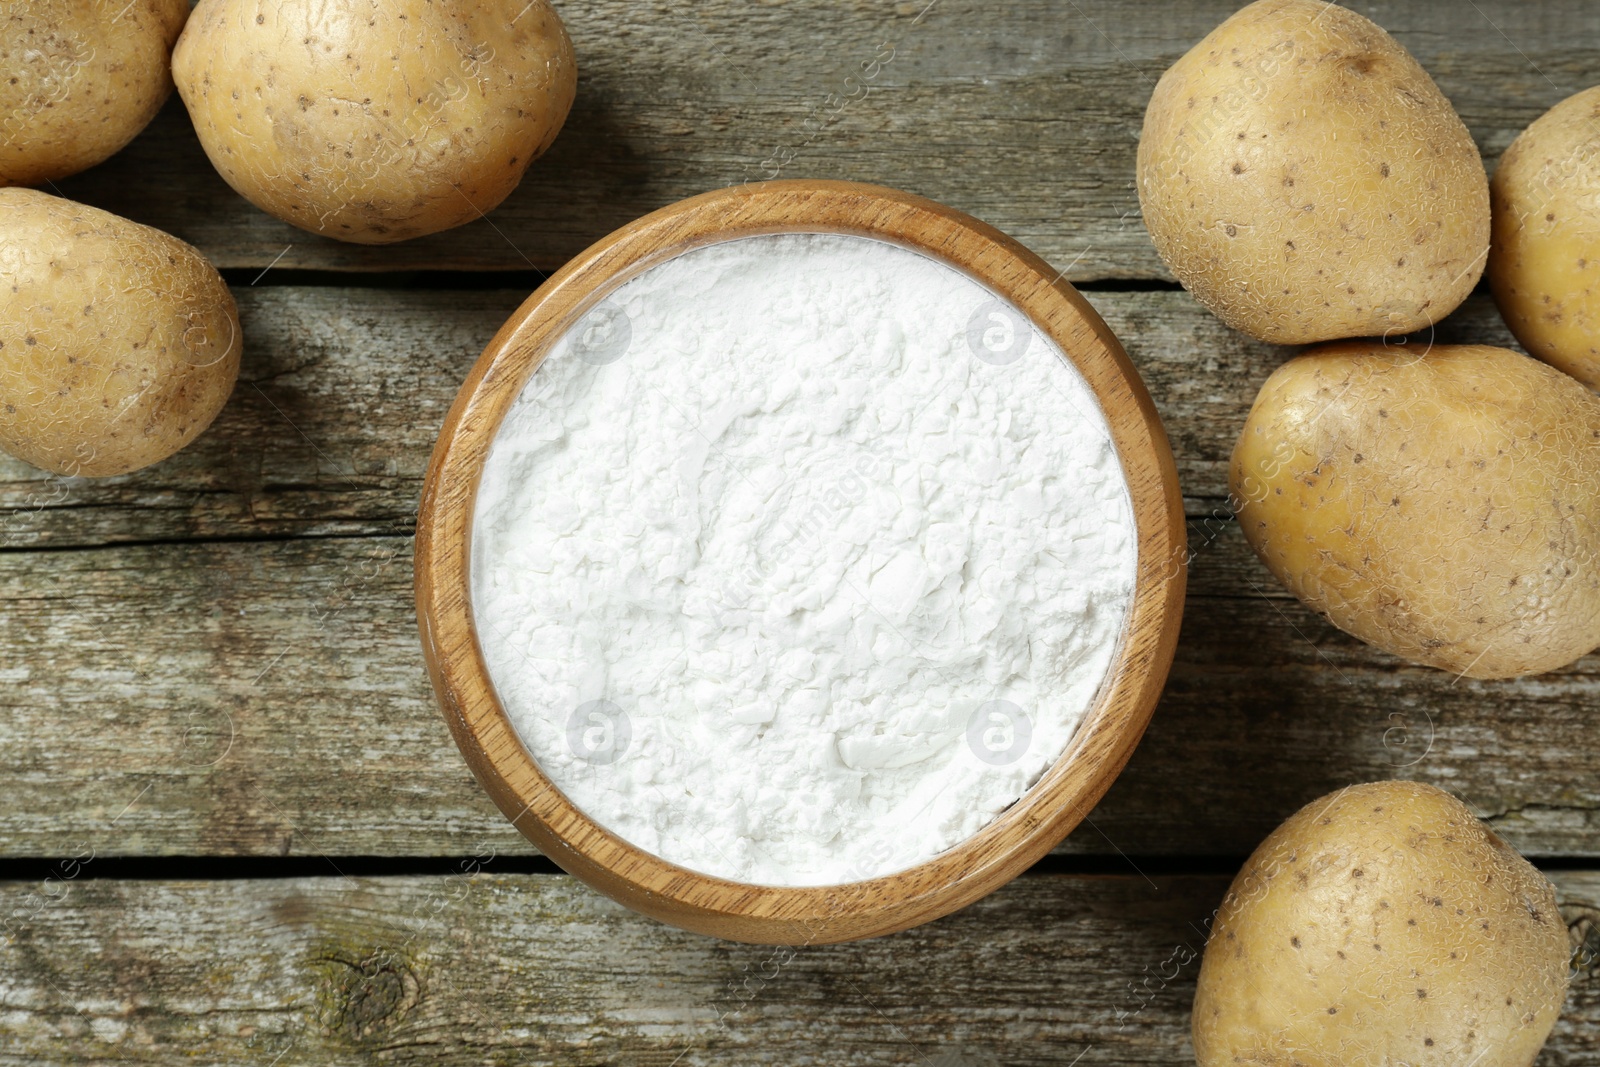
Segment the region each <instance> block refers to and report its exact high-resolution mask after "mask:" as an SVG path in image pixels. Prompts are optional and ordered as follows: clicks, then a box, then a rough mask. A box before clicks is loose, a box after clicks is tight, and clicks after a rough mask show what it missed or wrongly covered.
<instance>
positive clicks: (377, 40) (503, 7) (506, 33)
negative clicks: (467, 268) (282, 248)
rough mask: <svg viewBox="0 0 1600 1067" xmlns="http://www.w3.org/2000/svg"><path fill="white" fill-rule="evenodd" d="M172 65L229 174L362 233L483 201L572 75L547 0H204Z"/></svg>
mask: <svg viewBox="0 0 1600 1067" xmlns="http://www.w3.org/2000/svg"><path fill="white" fill-rule="evenodd" d="M172 70H173V76H174V77H175V78H176V79H177V82H178V93H179V95H181V96H182V97H183V102H184V103H185V104H186V105H187V106H188V108H189V114H190V116H191V117H192V118H193V119H194V126H195V131H196V132H197V133H198V134H199V135H200V143H201V144H202V145H203V146H204V147H205V150H206V155H208V156H210V157H211V162H212V163H213V164H215V165H216V168H217V170H218V171H220V172H221V174H222V176H223V177H224V178H225V179H227V181H228V184H229V185H231V186H233V187H234V189H236V190H237V191H238V192H239V193H240V194H241V195H243V196H244V197H246V198H247V199H249V200H250V201H251V202H252V203H254V204H255V205H256V206H257V207H259V208H261V209H262V210H263V211H266V212H269V213H271V214H273V215H276V216H277V217H278V218H280V219H283V220H284V221H286V222H290V223H293V224H294V225H296V226H299V227H301V228H302V229H306V230H310V231H311V232H312V233H320V234H325V235H326V236H329V237H337V238H339V239H340V240H344V241H355V242H359V243H363V244H387V243H389V242H392V241H403V240H405V239H407V238H409V237H417V236H420V235H422V234H428V233H434V232H437V231H439V230H445V229H449V228H450V227H451V226H459V225H461V224H462V223H464V222H471V221H472V220H473V219H476V218H478V217H479V216H481V215H482V214H483V213H484V212H487V211H489V210H490V209H492V208H494V207H495V206H496V205H497V204H499V203H500V202H501V201H502V200H504V199H505V198H506V197H507V196H508V195H509V194H510V193H511V191H512V190H513V189H515V188H516V187H517V183H518V182H520V181H521V180H522V175H523V172H524V171H526V170H527V168H528V164H529V163H531V162H533V160H534V159H536V158H537V157H538V156H539V155H541V154H542V153H543V152H544V150H545V149H546V148H549V147H550V142H551V141H553V140H555V136H556V133H557V132H558V131H559V130H560V129H561V124H562V123H563V122H564V121H565V120H566V117H567V111H568V109H569V108H570V107H571V106H572V98H573V94H574V93H575V92H576V89H577V65H576V63H575V61H574V59H573V55H572V43H571V42H570V41H569V40H568V39H567V33H566V30H565V29H564V28H563V27H562V25H561V20H560V19H559V18H558V17H557V16H556V13H555V12H554V11H553V10H552V9H551V8H550V5H549V4H548V3H546V2H545V0H534V2H532V3H529V2H528V0H270V2H269V0H201V2H200V4H199V6H198V7H196V8H195V12H194V16H193V17H192V18H191V19H190V20H189V25H188V28H187V29H185V30H184V34H183V37H182V38H181V39H180V40H179V41H178V47H177V49H176V50H175V51H174V52H173V56H172Z"/></svg>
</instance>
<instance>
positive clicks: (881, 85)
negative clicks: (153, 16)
mask: <svg viewBox="0 0 1600 1067" xmlns="http://www.w3.org/2000/svg"><path fill="white" fill-rule="evenodd" d="M1238 6H1239V4H1238V2H1237V0H1204V2H1201V3H1189V4H1179V5H1173V4H1169V3H1166V2H1164V0H1118V2H1115V3H1113V2H1111V0H1072V2H1067V3H1063V2H1060V0H1017V2H1013V3H1008V4H1005V5H1000V6H995V5H987V4H960V3H954V2H952V0H934V2H932V3H929V2H928V0H912V2H905V3H897V4H889V3H887V2H880V0H850V2H848V3H840V2H838V0H803V2H796V3H781V4H780V3H762V4H749V3H744V2H741V0H705V2H702V3H698V4H694V5H691V6H685V5H682V4H678V3H666V2H662V0H651V2H648V3H647V2H642V0H596V2H592V3H586V4H576V3H565V4H561V5H560V10H561V14H562V16H563V18H564V19H566V21H567V25H568V27H569V29H570V31H571V34H572V38H573V42H574V44H575V46H576V48H577V54H578V63H579V71H580V78H579V89H578V100H577V104H576V106H575V107H574V109H573V112H572V116H571V118H570V120H569V121H568V124H567V127H566V129H565V130H564V131H563V133H562V134H561V136H560V138H559V139H558V140H557V142H556V144H555V147H554V148H553V149H552V150H551V151H550V153H549V154H548V155H547V156H546V157H545V158H544V159H542V160H540V161H539V162H537V163H535V164H534V166H533V169H532V170H531V171H530V173H529V175H528V178H527V179H526V181H525V182H524V183H523V185H522V187H521V188H520V189H519V190H518V191H517V192H516V193H515V194H514V195H513V196H512V197H511V199H510V200H509V201H508V202H507V203H506V204H505V205H504V206H503V207H502V208H500V210H498V211H496V212H494V213H493V214H492V215H491V216H490V217H489V220H488V221H479V222H477V223H474V224H472V225H469V226H466V227H463V228H461V229H459V230H456V231H453V232H450V233H446V234H441V235H435V236H433V237H428V238H423V239H420V240H417V241H412V242H409V243H406V244H401V245H397V246H392V247H388V248H366V247H362V246H358V245H347V244H339V243H337V242H333V241H329V240H326V239H323V238H318V237H314V236H312V235H310V234H306V233H303V232H301V231H299V230H296V229H294V228H293V227H290V226H288V225H286V224H284V223H280V222H278V221H277V220H275V219H272V218H270V217H268V216H266V215H264V214H262V213H260V212H258V211H256V210H255V209H254V208H253V207H251V206H250V205H249V204H248V203H246V202H245V201H244V200H243V199H241V198H239V197H238V196H236V195H235V194H234V193H233V192H232V191H231V190H230V189H229V188H228V187H227V186H226V185H225V184H224V183H223V182H222V180H221V179H220V178H219V177H218V176H217V175H216V173H215V172H214V171H213V170H212V168H211V166H210V164H209V162H208V161H207V160H206V158H205V156H204V154H203V153H202V152H201V150H200V147H199V144H198V142H197V141H196V140H195V137H194V133H193V131H192V130H191V129H190V127H189V124H188V120H187V116H186V114H185V113H184V111H183V109H182V107H181V105H180V104H179V103H177V102H176V101H174V102H173V103H172V104H170V105H169V106H168V108H167V109H166V110H165V111H164V112H163V113H162V114H161V116H160V117H159V118H158V119H157V120H156V122H155V123H154V124H153V125H152V126H151V128H150V129H149V130H147V131H146V132H145V133H144V134H143V135H142V136H141V137H140V138H138V139H137V140H136V141H135V142H134V143H133V144H132V145H131V146H130V147H129V148H127V149H126V150H125V151H124V152H123V153H122V154H121V155H120V156H118V157H117V158H116V159H115V160H113V161H112V162H110V163H108V164H106V165H103V166H101V167H99V168H97V169H96V170H93V171H90V172H88V173H86V174H84V175H81V176H78V177H76V178H73V179H70V180H68V181H66V182H62V183H60V186H61V189H62V191H63V192H64V193H65V194H66V195H68V196H72V197H75V198H78V199H82V200H85V201H87V202H89V203H92V204H96V205H98V206H101V207H104V208H107V209H108V210H111V211H115V212H118V213H120V214H124V215H127V216H129V217H131V218H135V219H138V220H139V221H141V222H148V223H150V224H151V225H155V226H159V227H161V228H162V229H166V230H169V231H171V232H173V233H175V234H177V235H178V236H180V237H183V238H184V239H186V240H188V241H191V242H193V243H195V244H197V245H198V246H199V247H200V248H201V249H202V250H203V251H204V252H205V253H206V254H207V255H209V256H210V257H211V258H212V259H213V260H214V261H216V262H217V263H218V264H219V265H222V266H228V267H254V268H262V267H265V266H267V265H268V264H269V263H272V262H274V261H277V262H278V264H279V265H280V266H284V267H296V266H298V267H320V268H334V269H350V270H390V269H408V268H413V267H451V268H462V269H485V268H507V267H510V268H523V267H527V266H530V265H531V266H536V267H539V268H541V269H553V268H554V267H556V266H558V265H560V264H561V263H562V262H564V261H565V260H566V259H568V258H570V257H571V256H572V255H573V254H574V253H576V252H577V251H579V250H580V249H582V248H584V247H585V246H587V245H588V244H590V243H591V242H592V241H594V240H595V239H597V238H599V237H600V236H602V235H603V234H605V233H607V232H609V231H610V230H612V229H615V228H616V227H617V226H619V225H621V224H622V223H624V222H627V221H629V220H631V219H633V218H636V217H638V216H639V215H641V214H644V213H645V212H647V211H650V210H653V209H654V208H657V207H660V206H662V205H663V204H667V203H670V202H672V201H674V200H677V199H680V198H682V197H684V196H688V195H691V194H694V193H698V192H704V191H705V190H707V189H711V188H716V187H719V186H723V185H728V184H731V183H735V182H741V181H746V180H751V179H759V178H762V177H765V176H770V175H772V174H773V173H774V169H773V164H772V163H771V162H769V161H771V160H773V159H774V158H775V157H774V153H775V152H781V151H784V150H788V151H792V152H793V153H794V154H795V158H794V160H793V162H792V163H790V164H789V165H788V166H786V167H785V168H783V170H782V174H783V176H785V177H827V178H848V179H855V180H860V181H874V182H880V183H883V184H887V185H893V186H898V187H901V188H904V189H909V190H912V191H914V192H919V193H922V194H924V195H927V196H931V197H934V198H935V199H938V200H942V201H945V202H946V203H949V204H951V205H953V206H955V207H959V208H962V209H963V210H966V211H970V212H972V213H973V214H975V215H977V216H979V217H980V218H983V219H985V220H986V221H988V222H990V223H993V224H994V225H996V226H999V227H1000V228H1001V229H1003V230H1006V231H1007V232H1009V233H1011V234H1012V235H1014V236H1015V237H1017V238H1019V239H1020V240H1022V241H1023V242H1025V243H1027V244H1028V245H1029V246H1030V247H1032V248H1033V249H1035V250H1036V251H1037V252H1039V253H1040V254H1041V255H1043V256H1045V258H1047V259H1049V260H1051V261H1052V262H1054V263H1057V264H1058V265H1060V266H1063V267H1066V266H1068V265H1069V264H1070V265H1071V266H1070V268H1069V269H1070V273H1071V275H1072V276H1073V277H1074V278H1107V277H1115V278H1157V277H1166V276H1167V275H1166V272H1165V270H1164V268H1163V267H1162V266H1161V264H1160V263H1159V261H1158V260H1157V259H1156V256H1155V253H1154V250H1153V249H1152V248H1151V246H1150V242H1149V239H1148V238H1147V237H1146V236H1145V233H1144V228H1143V226H1142V225H1141V224H1140V222H1139V213H1138V198H1137V196H1136V195H1135V193H1134V189H1133V184H1132V177H1133V155H1134V146H1135V144H1136V142H1137V139H1138V134H1139V127H1140V124H1141V122H1142V118H1143V113H1144V105H1145V102H1146V100H1147V99H1148V98H1149V95H1150V90H1151V89H1152V88H1153V86H1154V84H1155V79H1156V78H1157V77H1159V76H1160V73H1161V71H1162V70H1164V69H1165V68H1166V67H1167V66H1168V65H1169V64H1170V63H1171V62H1172V61H1173V60H1174V59H1176V58H1177V57H1178V56H1179V55H1181V54H1182V53H1183V52H1184V51H1186V50H1187V49H1188V48H1189V47H1191V46H1192V45H1193V44H1194V43H1195V42H1196V41H1198V40H1199V39H1200V38H1201V37H1203V36H1204V35H1205V34H1206V33H1207V32H1208V31H1209V30H1210V29H1212V28H1213V27H1214V26H1216V24H1217V23H1219V22H1221V21H1222V20H1223V19H1224V18H1226V17H1227V15H1229V14H1230V13H1232V11H1233V10H1235V9H1236V8H1237V7H1238ZM1351 6H1353V7H1355V8H1356V9H1358V10H1361V11H1363V12H1365V13H1367V14H1370V15H1372V16H1373V17H1375V18H1376V19H1377V20H1378V21H1379V22H1380V23H1381V24H1383V25H1384V26H1386V27H1387V28H1388V29H1389V30H1391V31H1392V32H1393V33H1394V34H1395V36H1396V37H1398V38H1399V39H1400V41H1401V42H1402V43H1404V44H1405V45H1406V46H1407V47H1408V48H1410V49H1411V50H1412V51H1413V53H1415V54H1416V56H1417V57H1418V59H1420V60H1421V61H1422V63H1423V64H1424V66H1426V67H1427V68H1428V70H1429V71H1430V72H1432V74H1433V75H1434V76H1435V78H1436V79H1437V80H1438V82H1439V84H1440V86H1441V87H1442V88H1443V89H1444V91H1445V93H1446V94H1447V95H1448V96H1450V98H1451V99H1452V100H1453V101H1454V103H1455V104H1456V107H1457V109H1458V110H1459V111H1460V112H1461V114H1462V117H1463V118H1464V119H1465V120H1466V122H1467V125H1468V127H1469V128H1470V129H1471V130H1472V132H1473V135H1474V136H1475V137H1476V139H1477V141H1478V143H1479V146H1480V147H1481V148H1482V149H1483V151H1484V152H1485V154H1486V156H1487V157H1488V158H1489V159H1490V161H1491V163H1492V161H1493V160H1494V159H1495V158H1497V157H1498V155H1499V153H1500V152H1501V151H1502V150H1504V148H1505V146H1506V145H1508V144H1509V143H1510V141H1511V139H1512V138H1513V137H1514V136H1515V135H1516V134H1517V132H1518V131H1520V130H1521V129H1522V128H1523V127H1524V126H1526V125H1527V123H1528V122H1530V121H1531V120H1532V119H1533V118H1534V117H1536V116H1537V115H1538V114H1539V113H1540V112H1542V111H1543V110H1545V109H1546V108H1548V107H1550V106H1551V105H1552V104H1554V103H1555V102H1556V101H1558V100H1560V99H1562V98H1563V97H1565V96H1568V95H1570V94H1571V93H1573V92H1576V91H1577V90H1579V89H1582V88H1586V87H1588V86H1590V85H1593V84H1595V83H1596V82H1600V8H1597V7H1596V6H1595V5H1594V4H1592V3H1589V2H1588V0H1553V2H1546V3H1541V4H1527V3H1521V2H1518V0H1480V2H1479V3H1477V4H1474V5H1465V4H1462V3H1460V2H1458V0H1425V2H1416V3H1409V4H1380V3H1375V2H1365V0H1363V2H1355V3H1353V4H1352V5H1351ZM890 49H892V52H891V51H889V50H890ZM885 56H892V58H890V59H889V60H888V61H887V62H886V63H885V62H882V60H883V58H884V57H885ZM874 61H877V62H878V66H877V67H876V68H870V69H873V71H874V76H873V77H872V78H870V79H864V72H863V69H862V64H864V63H866V64H871V63H873V62H874ZM847 79H848V80H847ZM280 255H281V257H282V258H281V259H279V257H280Z"/></svg>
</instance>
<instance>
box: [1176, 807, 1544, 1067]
mask: <svg viewBox="0 0 1600 1067" xmlns="http://www.w3.org/2000/svg"><path fill="white" fill-rule="evenodd" d="M1570 955H1571V950H1570V948H1569V942H1568V938H1567V928H1566V925H1565V924H1564V923H1563V922H1562V919H1561V913H1560V912H1559V911H1557V909H1556V896H1555V890H1554V889H1553V888H1552V887H1551V885H1550V883H1549V882H1548V881H1546V880H1545V878H1544V876H1543V875H1541V874H1540V873H1539V872H1538V871H1537V870H1535V869H1534V868H1533V866H1532V864H1530V863H1528V861H1527V860H1525V859H1523V858H1522V857H1521V856H1519V855H1517V853H1516V852H1515V851H1514V850H1513V849H1512V848H1511V847H1510V846H1509V845H1507V844H1506V843H1505V842H1504V841H1502V840H1500V838H1498V837H1496V836H1495V835H1494V834H1493V833H1491V832H1490V831H1489V830H1488V829H1487V828H1486V827H1484V825H1483V824H1482V823H1480V822H1479V821H1478V820H1477V819H1476V818H1474V817H1473V815H1472V812H1470V811H1469V810H1467V807H1466V805H1465V804H1462V803H1461V802H1460V801H1459V800H1457V799H1455V798H1454V797H1452V796H1451V795H1450V794H1448V793H1446V792H1444V791H1443V790H1441V789H1436V788H1434V787H1433V786H1429V785H1421V784H1419V783H1416V782H1374V783H1372V784H1370V785H1358V786H1351V787H1350V788H1348V789H1342V790H1340V791H1339V792H1337V793H1333V794H1332V795H1330V796H1325V797H1323V798H1322V799H1321V800H1317V801H1313V802H1312V803H1310V804H1308V805H1306V806H1305V807H1304V808H1302V809H1300V811H1298V812H1297V813H1295V814H1294V815H1293V816H1291V817H1290V818H1289V820H1288V821H1287V822H1285V823H1284V824H1283V825H1282V826H1280V827H1278V828H1277V829H1276V830H1274V831H1273V832H1272V834H1271V835H1270V836H1269V837H1268V838H1267V839H1266V840H1265V841H1263V842H1262V843H1261V847H1259V848H1257V849H1256V851H1255V854H1254V855H1252V856H1251V857H1250V859H1249V861H1248V862H1246V863H1245V866H1244V869H1243V870H1241V871H1240V872H1239V875H1238V877H1237V878H1235V879H1234V880H1233V885H1232V886H1231V887H1229V889H1228V893H1227V896H1226V897H1225V898H1224V899H1223V902H1222V907H1221V909H1220V910H1219V911H1218V912H1217V916H1216V920H1215V923H1214V924H1213V927H1212V931H1211V937H1210V940H1209V941H1208V942H1207V944H1206V953H1205V958H1204V960H1203V961H1202V962H1201V965H1200V984H1199V988H1198V989H1197V990H1196V991H1195V998H1194V1020H1193V1035H1194V1050H1195V1059H1196V1060H1197V1061H1198V1062H1199V1064H1200V1067H1219V1065H1223V1064H1226V1065H1229V1067H1233V1065H1236V1064H1254V1065H1257V1067H1291V1065H1292V1067H1359V1065H1365V1064H1371V1065H1374V1067H1376V1065H1381V1064H1396V1065H1398V1064H1412V1065H1415V1067H1466V1065H1468V1064H1471V1065H1473V1067H1527V1065H1528V1064H1530V1063H1532V1062H1533V1058H1534V1056H1535V1055H1536V1054H1537V1053H1538V1051H1539V1048H1540V1047H1541V1046H1542V1045H1543V1044H1544V1041H1545V1038H1546V1037H1548V1036H1549V1034H1550V1028H1551V1027H1552V1026H1553V1025H1555V1021H1556V1017H1557V1015H1559V1014H1560V1012H1561V1003H1562V1001H1563V999H1565V997H1566V987H1567V968H1568V960H1569V958H1570Z"/></svg>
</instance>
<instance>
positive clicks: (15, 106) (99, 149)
mask: <svg viewBox="0 0 1600 1067" xmlns="http://www.w3.org/2000/svg"><path fill="white" fill-rule="evenodd" d="M188 15H189V3H188V0H94V2H92V3H83V2H74V0H29V2H26V3H24V2H15V3H9V4H6V5H5V8H4V10H3V13H0V70H4V71H5V72H6V77H4V78H0V114H3V115H4V116H5V120H4V122H3V123H0V185H38V184H40V183H42V182H46V181H50V180H52V179H55V178H65V177H66V176H67V175H69V174H76V173H77V172H78V171H80V170H86V169H88V168H89V167H92V166H94V165H95V164H96V163H99V162H102V161H103V160H105V159H107V158H109V157H110V156H111V155H112V154H113V153H115V152H117V151H118V150H119V149H121V148H122V146H123V145H125V144H127V143H128V142H129V141H131V140H133V138H134V135H135V134H137V133H138V132H139V131H140V130H142V129H144V128H145V125H146V124H147V123H149V121H150V120H151V119H153V118H155V116H156V112H157V111H160V110H161V105H162V103H163V102H165V100H166V99H167V95H168V94H169V93H171V92H172V77H171V74H170V72H169V70H168V57H169V56H170V55H171V53H172V44H173V42H174V41H176V40H177V39H178V33H179V31H180V30H182V29H183V21H184V19H185V18H187V17H188Z"/></svg>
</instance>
